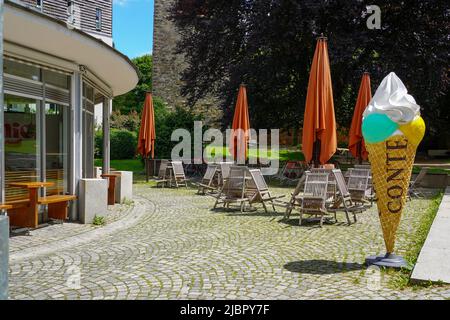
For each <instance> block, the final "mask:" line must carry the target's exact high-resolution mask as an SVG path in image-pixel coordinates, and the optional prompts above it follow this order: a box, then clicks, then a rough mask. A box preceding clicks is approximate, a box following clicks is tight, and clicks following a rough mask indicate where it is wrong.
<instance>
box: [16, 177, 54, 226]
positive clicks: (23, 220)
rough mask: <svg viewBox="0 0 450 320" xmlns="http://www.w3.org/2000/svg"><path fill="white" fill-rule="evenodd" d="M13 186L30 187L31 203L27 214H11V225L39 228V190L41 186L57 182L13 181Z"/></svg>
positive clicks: (49, 185)
mask: <svg viewBox="0 0 450 320" xmlns="http://www.w3.org/2000/svg"><path fill="white" fill-rule="evenodd" d="M9 185H10V186H11V187H18V188H25V189H28V194H29V197H28V199H29V204H28V206H27V209H28V210H26V211H27V214H24V215H22V214H18V215H16V216H10V219H11V225H15V224H16V225H18V226H22V225H23V226H26V227H29V228H37V227H38V225H39V221H38V200H39V194H38V191H39V189H40V188H45V187H52V186H54V185H55V184H54V183H53V182H11V183H9Z"/></svg>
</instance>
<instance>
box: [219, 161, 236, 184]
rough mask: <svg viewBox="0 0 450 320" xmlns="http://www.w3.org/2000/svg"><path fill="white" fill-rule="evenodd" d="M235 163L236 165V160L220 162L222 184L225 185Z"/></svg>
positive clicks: (220, 181) (220, 180)
mask: <svg viewBox="0 0 450 320" xmlns="http://www.w3.org/2000/svg"><path fill="white" fill-rule="evenodd" d="M233 165H234V162H219V168H220V176H219V183H220V185H221V186H223V184H224V182H225V181H226V180H227V179H228V177H229V176H230V168H231V166H233Z"/></svg>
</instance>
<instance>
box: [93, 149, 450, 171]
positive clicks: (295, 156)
mask: <svg viewBox="0 0 450 320" xmlns="http://www.w3.org/2000/svg"><path fill="white" fill-rule="evenodd" d="M223 152H225V154H226V155H229V153H228V150H227V149H226V148H224V150H223ZM249 153H250V157H255V156H256V155H257V154H258V153H257V150H256V149H253V150H252V149H251V150H250V151H249ZM264 153H265V152H263V153H261V156H262V157H265V154H264ZM267 153H268V154H269V156H268V158H269V159H273V157H271V154H270V151H269V152H267ZM279 159H280V161H288V160H292V161H302V160H304V157H303V153H302V152H301V151H293V150H280V152H279ZM94 163H95V166H98V167H101V166H102V159H95V162H94ZM111 167H112V168H114V169H116V170H119V171H133V173H134V174H137V175H140V174H143V173H144V164H143V163H142V162H141V160H139V159H128V160H111ZM349 167H353V165H346V164H342V165H341V169H342V170H347V169H348V168H349ZM420 169H421V167H419V166H414V168H413V173H419V171H420ZM428 173H434V174H450V169H441V168H429V169H428Z"/></svg>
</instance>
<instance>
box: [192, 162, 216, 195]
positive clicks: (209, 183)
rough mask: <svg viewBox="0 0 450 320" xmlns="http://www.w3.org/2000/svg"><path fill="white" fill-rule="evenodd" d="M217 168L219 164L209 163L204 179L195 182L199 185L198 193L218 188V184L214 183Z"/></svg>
mask: <svg viewBox="0 0 450 320" xmlns="http://www.w3.org/2000/svg"><path fill="white" fill-rule="evenodd" d="M217 168H218V165H216V164H208V167H207V168H206V172H205V175H204V176H203V178H202V181H200V182H199V183H196V184H195V185H196V186H197V187H198V189H197V194H205V193H206V190H209V191H213V190H215V189H216V186H215V185H214V178H215V176H216V172H217Z"/></svg>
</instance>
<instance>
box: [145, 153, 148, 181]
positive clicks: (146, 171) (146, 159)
mask: <svg viewBox="0 0 450 320" xmlns="http://www.w3.org/2000/svg"><path fill="white" fill-rule="evenodd" d="M145 181H146V182H148V157H145Z"/></svg>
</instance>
